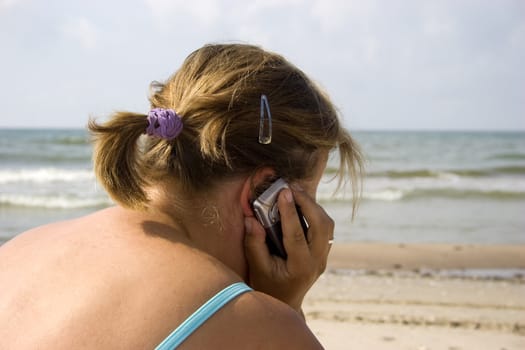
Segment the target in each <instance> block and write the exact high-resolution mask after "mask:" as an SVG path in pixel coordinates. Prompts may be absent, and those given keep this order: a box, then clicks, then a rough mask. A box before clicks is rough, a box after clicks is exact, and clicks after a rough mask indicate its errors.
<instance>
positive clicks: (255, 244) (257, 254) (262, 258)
mask: <svg viewBox="0 0 525 350" xmlns="http://www.w3.org/2000/svg"><path fill="white" fill-rule="evenodd" d="M244 227H245V231H246V234H245V238H244V250H245V254H246V259H247V260H248V266H249V267H250V270H255V271H253V272H254V273H257V272H261V271H269V270H270V269H271V256H270V252H269V251H268V247H267V246H266V243H265V242H266V241H265V240H266V232H264V229H263V227H262V226H261V225H260V224H259V222H258V221H257V220H256V219H255V218H254V217H245V218H244Z"/></svg>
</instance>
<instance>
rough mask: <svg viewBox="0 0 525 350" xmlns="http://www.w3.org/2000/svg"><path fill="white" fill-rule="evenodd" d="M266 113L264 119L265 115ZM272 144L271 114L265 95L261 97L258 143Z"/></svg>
mask: <svg viewBox="0 0 525 350" xmlns="http://www.w3.org/2000/svg"><path fill="white" fill-rule="evenodd" d="M264 111H266V115H267V116H266V117H265V113H264ZM271 142H272V114H271V113H270V104H269V103H268V98H267V97H266V95H261V117H260V119H259V143H260V144H262V145H268V144H270V143H271Z"/></svg>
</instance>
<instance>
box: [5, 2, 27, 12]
mask: <svg viewBox="0 0 525 350" xmlns="http://www.w3.org/2000/svg"><path fill="white" fill-rule="evenodd" d="M22 1H23V0H0V11H3V10H8V9H10V8H11V7H13V6H15V5H16V4H19V3H21V2H22Z"/></svg>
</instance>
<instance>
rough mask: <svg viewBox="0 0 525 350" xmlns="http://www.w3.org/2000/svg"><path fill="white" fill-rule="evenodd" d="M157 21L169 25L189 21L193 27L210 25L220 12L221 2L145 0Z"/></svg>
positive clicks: (205, 0)
mask: <svg viewBox="0 0 525 350" xmlns="http://www.w3.org/2000/svg"><path fill="white" fill-rule="evenodd" d="M145 1H146V5H147V6H148V7H149V8H150V10H151V12H152V13H153V15H154V16H155V17H156V19H157V21H160V24H161V25H162V26H168V27H171V26H173V25H175V26H176V25H177V23H178V22H181V21H182V22H190V23H193V25H194V26H195V27H199V26H204V27H207V26H210V25H211V24H213V23H214V22H215V21H216V20H217V19H218V18H219V17H220V16H221V14H222V10H221V3H219V2H217V1H215V0H191V1H188V0H145Z"/></svg>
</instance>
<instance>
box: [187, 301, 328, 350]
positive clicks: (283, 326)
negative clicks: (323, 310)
mask: <svg viewBox="0 0 525 350" xmlns="http://www.w3.org/2000/svg"><path fill="white" fill-rule="evenodd" d="M195 335H196V336H195V337H190V338H189V339H188V340H187V343H186V344H183V345H185V346H187V347H181V349H186V348H188V349H192V348H200V347H199V346H201V345H202V346H204V345H206V344H207V345H209V344H215V345H216V346H215V348H218V349H223V348H224V349H289V350H291V349H302V350H304V349H323V347H322V346H321V344H320V343H319V341H318V340H317V339H316V337H315V335H314V334H313V333H312V331H311V330H310V329H309V328H308V326H307V324H306V323H305V321H304V320H303V319H302V317H301V316H300V315H298V314H297V312H296V311H294V310H293V309H292V308H290V307H289V306H288V305H286V304H284V303H282V302H280V301H279V300H277V299H274V298H272V297H271V296H269V295H266V294H263V293H259V292H249V293H244V294H242V295H241V296H239V297H237V298H236V299H234V300H233V301H231V302H230V303H229V304H227V305H226V306H225V307H224V309H223V310H221V311H219V312H218V313H217V314H216V315H214V316H213V317H212V318H210V319H209V320H208V321H207V322H206V323H205V324H204V325H203V326H202V327H201V328H200V329H199V330H197V331H196V333H195Z"/></svg>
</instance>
